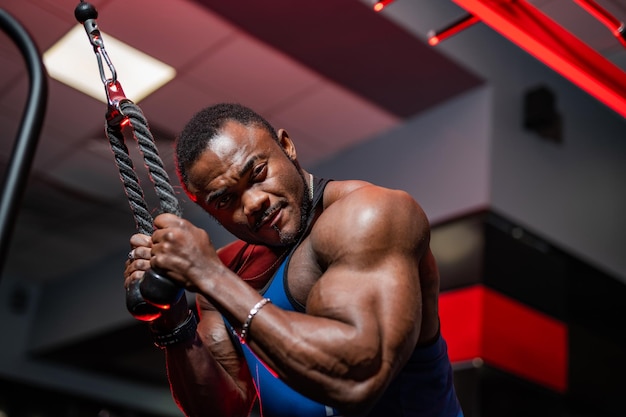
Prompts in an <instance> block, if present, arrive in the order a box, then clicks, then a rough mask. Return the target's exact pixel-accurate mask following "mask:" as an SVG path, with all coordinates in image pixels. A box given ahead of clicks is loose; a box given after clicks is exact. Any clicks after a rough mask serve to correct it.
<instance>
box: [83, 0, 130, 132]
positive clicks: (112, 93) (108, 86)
mask: <svg viewBox="0 0 626 417" xmlns="http://www.w3.org/2000/svg"><path fill="white" fill-rule="evenodd" d="M74 16H75V17H76V20H78V22H79V23H81V24H82V25H83V26H84V27H85V32H87V37H88V38H89V42H90V43H91V45H92V46H93V51H94V53H95V54H96V58H97V59H98V69H99V71H100V80H102V84H104V92H105V93H106V97H107V104H108V106H109V109H108V111H107V115H106V118H107V121H108V122H109V124H110V125H119V124H121V123H122V121H123V120H124V119H125V118H126V116H125V115H124V114H123V113H122V110H121V106H120V105H121V103H122V102H124V101H130V100H129V99H127V98H126V95H125V94H124V90H123V89H122V85H121V84H120V83H119V81H117V71H116V70H115V66H114V65H113V62H112V61H111V59H110V58H109V54H107V51H106V49H105V47H104V41H103V39H102V34H101V33H100V29H99V28H98V22H96V19H97V18H98V11H97V10H96V8H95V7H94V6H93V5H92V4H90V3H85V2H84V1H83V0H81V2H80V3H79V4H78V6H76V9H75V10H74ZM105 64H106V67H105ZM107 68H108V72H109V73H110V75H111V76H110V77H107Z"/></svg>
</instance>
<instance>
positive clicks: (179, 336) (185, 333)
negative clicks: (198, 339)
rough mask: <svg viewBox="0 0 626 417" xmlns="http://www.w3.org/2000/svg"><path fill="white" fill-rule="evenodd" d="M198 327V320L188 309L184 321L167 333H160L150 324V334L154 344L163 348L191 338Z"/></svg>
mask: <svg viewBox="0 0 626 417" xmlns="http://www.w3.org/2000/svg"><path fill="white" fill-rule="evenodd" d="M197 327H198V321H197V320H196V315H195V314H194V313H193V311H191V310H189V314H188V315H187V318H186V319H185V321H183V322H182V323H181V324H179V325H178V326H176V327H175V328H174V329H173V330H172V331H170V332H169V333H161V332H159V331H158V330H156V329H155V328H154V327H153V326H152V325H150V333H151V334H152V340H153V341H154V345H155V346H157V347H159V348H161V349H164V348H166V347H168V346H172V345H175V344H178V343H181V342H184V341H187V340H190V339H193V338H194V337H195V335H196V328H197Z"/></svg>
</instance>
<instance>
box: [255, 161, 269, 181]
mask: <svg viewBox="0 0 626 417" xmlns="http://www.w3.org/2000/svg"><path fill="white" fill-rule="evenodd" d="M266 167H267V165H266V164H260V165H257V166H256V167H254V170H253V171H252V179H254V180H255V181H260V180H262V179H264V178H265V172H266V169H265V168H266Z"/></svg>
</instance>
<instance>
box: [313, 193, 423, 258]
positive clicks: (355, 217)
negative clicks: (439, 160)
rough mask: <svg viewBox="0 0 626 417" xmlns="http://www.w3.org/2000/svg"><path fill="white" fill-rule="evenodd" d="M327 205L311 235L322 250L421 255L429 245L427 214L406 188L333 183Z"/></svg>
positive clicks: (315, 244)
mask: <svg viewBox="0 0 626 417" xmlns="http://www.w3.org/2000/svg"><path fill="white" fill-rule="evenodd" d="M327 197H328V198H327ZM324 207H325V209H324V212H323V213H322V215H321V216H320V217H319V219H318V221H317V222H316V224H315V227H314V230H313V231H312V235H311V237H312V239H313V242H312V243H313V244H314V246H315V248H316V249H317V250H321V251H322V252H324V251H325V250H326V249H327V250H329V251H331V252H332V253H335V254H337V255H339V254H341V253H343V251H346V250H350V248H353V249H356V250H358V251H361V252H362V251H363V250H366V253H367V252H369V251H381V250H383V251H389V250H401V251H403V252H407V251H409V252H412V253H415V254H419V253H423V252H424V251H425V250H426V248H427V247H428V241H429V238H430V227H429V223H428V219H427V217H426V214H425V213H424V211H423V210H422V208H421V206H420V205H419V204H418V202H417V201H416V200H415V199H414V198H413V197H412V196H411V195H410V194H408V193H407V192H405V191H402V190H394V189H390V188H385V187H380V186H377V185H373V184H371V183H367V182H364V181H337V182H331V183H329V184H328V190H327V193H325V194H324ZM329 255H330V254H329Z"/></svg>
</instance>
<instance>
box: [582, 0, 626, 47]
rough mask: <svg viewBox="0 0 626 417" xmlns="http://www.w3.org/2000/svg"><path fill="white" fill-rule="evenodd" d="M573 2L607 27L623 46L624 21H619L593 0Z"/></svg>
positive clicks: (624, 43)
mask: <svg viewBox="0 0 626 417" xmlns="http://www.w3.org/2000/svg"><path fill="white" fill-rule="evenodd" d="M574 2H575V3H577V4H578V5H579V6H580V7H582V8H583V9H585V10H586V11H587V12H588V13H589V14H591V15H592V16H593V17H595V18H596V19H598V20H599V21H600V22H602V24H604V26H606V27H607V28H609V30H610V31H611V33H612V34H613V36H615V38H617V40H618V41H619V42H620V43H621V44H622V45H623V46H626V39H624V23H622V22H620V21H619V20H618V19H617V18H616V17H615V16H613V15H612V14H611V13H609V12H608V11H606V10H605V9H604V8H602V7H601V6H600V5H599V4H597V3H596V2H595V1H593V0H574Z"/></svg>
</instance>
